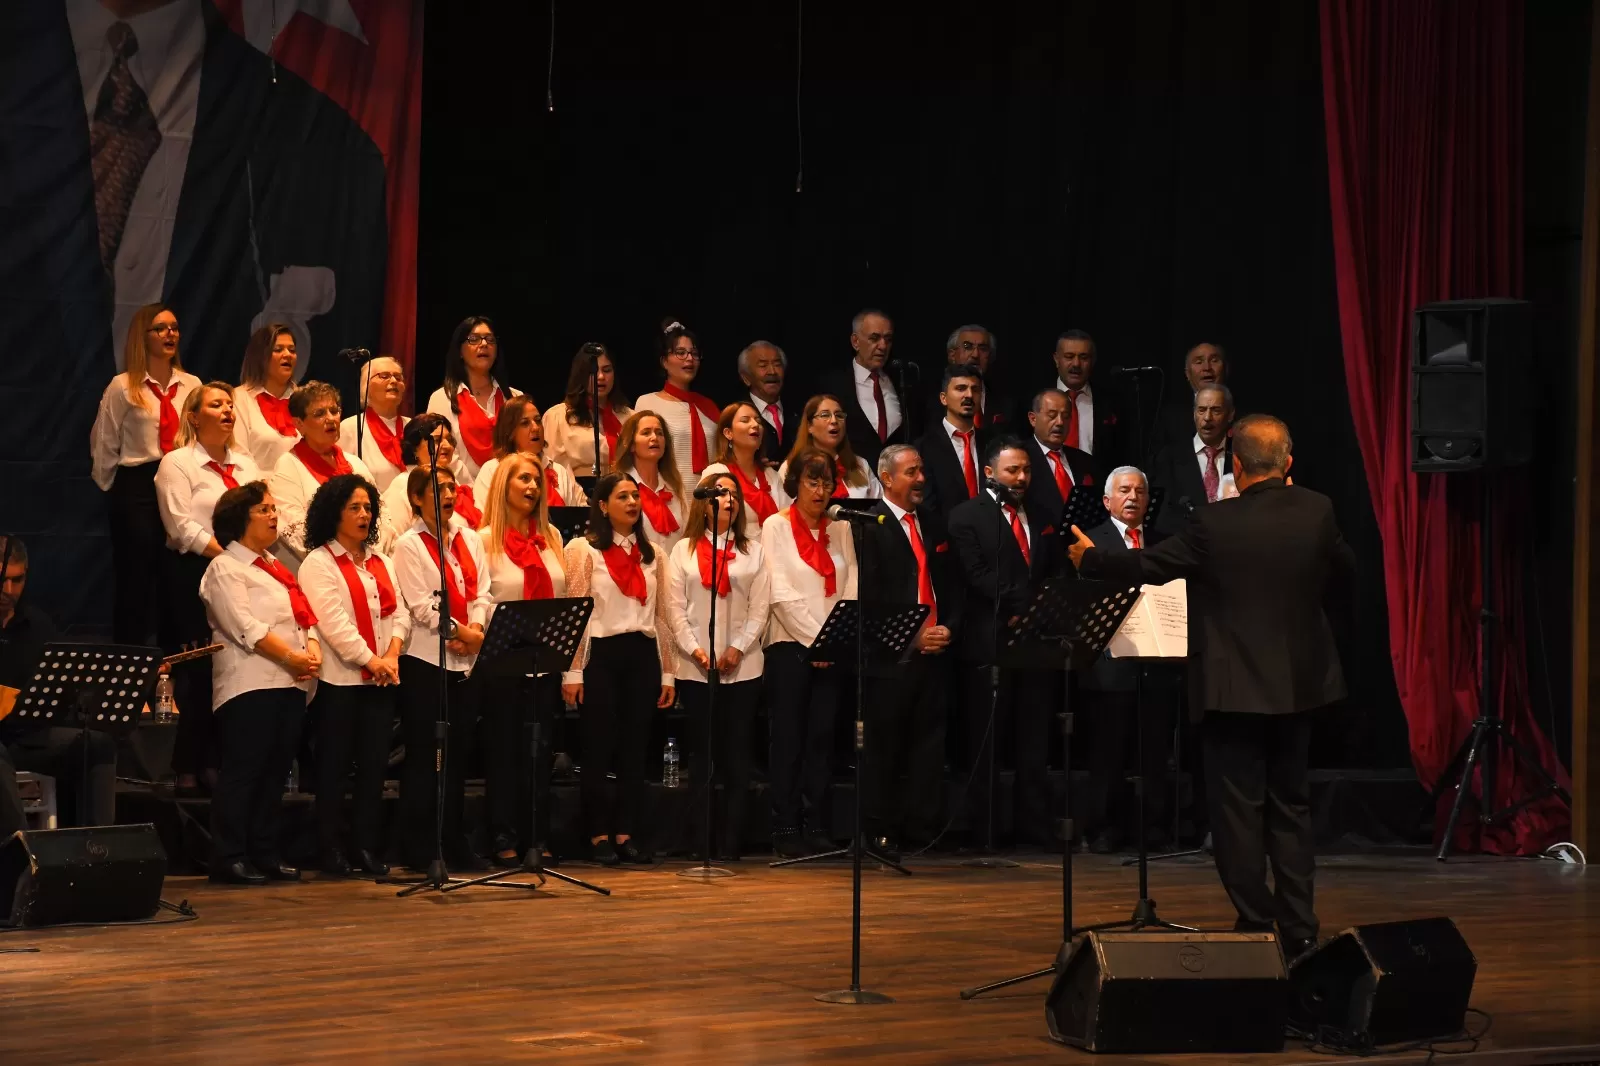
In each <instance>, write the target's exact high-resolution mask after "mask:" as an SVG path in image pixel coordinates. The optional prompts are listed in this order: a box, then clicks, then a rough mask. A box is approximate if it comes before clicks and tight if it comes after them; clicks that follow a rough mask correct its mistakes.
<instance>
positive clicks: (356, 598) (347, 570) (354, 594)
mask: <svg viewBox="0 0 1600 1066" xmlns="http://www.w3.org/2000/svg"><path fill="white" fill-rule="evenodd" d="M323 550H324V551H326V552H327V553H328V554H329V555H331V556H333V560H334V562H335V563H337V564H338V566H339V576H340V577H342V578H344V587H345V588H346V589H347V590H348V591H349V593H350V604H351V611H350V613H351V614H352V615H354V616H355V620H356V632H358V633H360V634H361V639H362V640H364V641H366V642H367V647H368V648H370V649H371V650H372V654H374V655H377V654H378V634H377V629H376V628H375V627H374V626H373V622H372V608H371V607H370V606H368V604H367V590H366V587H365V586H364V585H362V584H361V575H360V574H358V573H357V572H356V561H355V560H354V559H353V558H351V557H350V553H349V552H336V551H334V550H333V549H332V548H326V547H325V548H324V549H323ZM366 570H367V573H369V574H371V575H372V579H373V580H374V581H376V582H377V583H378V617H380V618H388V617H389V616H390V615H391V614H394V609H395V598H394V584H393V583H392V582H391V581H390V580H389V571H387V570H385V569H384V566H383V560H381V559H379V558H378V557H377V556H376V555H369V556H367V561H366ZM361 680H363V681H371V680H372V674H371V673H370V672H369V671H368V670H367V668H366V667H365V666H363V667H362V668H361Z"/></svg>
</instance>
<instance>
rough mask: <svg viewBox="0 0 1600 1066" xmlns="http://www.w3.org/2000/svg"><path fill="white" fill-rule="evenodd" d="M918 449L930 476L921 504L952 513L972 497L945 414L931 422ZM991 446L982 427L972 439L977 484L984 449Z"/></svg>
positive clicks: (946, 514)
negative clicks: (925, 494)
mask: <svg viewBox="0 0 1600 1066" xmlns="http://www.w3.org/2000/svg"><path fill="white" fill-rule="evenodd" d="M916 443H917V452H918V454H920V455H921V456H922V469H923V472H924V473H926V474H927V477H928V497H927V499H926V500H924V501H923V504H922V506H923V507H925V508H927V509H928V510H931V511H936V512H938V513H939V514H941V515H945V516H947V517H948V516H949V514H950V512H951V510H952V509H954V508H955V507H957V506H959V505H960V504H961V503H963V502H965V501H966V500H969V499H971V498H972V497H970V496H968V495H967V477H966V474H965V473H964V472H963V471H962V467H961V452H960V450H959V449H958V448H957V447H956V443H955V442H954V441H952V440H951V439H950V434H948V433H946V432H945V429H944V415H943V413H942V412H941V414H940V416H939V419H938V421H936V422H934V423H932V424H930V426H929V428H928V431H927V432H926V433H924V434H923V435H922V436H921V437H920V438H918V440H917V442H916ZM988 445H989V441H988V437H987V435H986V433H985V432H984V431H983V430H979V431H978V432H977V433H976V434H974V436H973V438H972V447H973V456H972V463H973V471H974V472H975V473H976V474H977V476H978V484H979V485H980V486H981V485H982V484H983V452H984V449H985V448H987V447H988Z"/></svg>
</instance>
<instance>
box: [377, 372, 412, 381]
mask: <svg viewBox="0 0 1600 1066" xmlns="http://www.w3.org/2000/svg"><path fill="white" fill-rule="evenodd" d="M405 379H406V376H405V375H404V374H402V373H400V372H399V371H396V370H380V371H378V372H377V373H376V374H371V375H369V376H368V380H371V381H404V380H405Z"/></svg>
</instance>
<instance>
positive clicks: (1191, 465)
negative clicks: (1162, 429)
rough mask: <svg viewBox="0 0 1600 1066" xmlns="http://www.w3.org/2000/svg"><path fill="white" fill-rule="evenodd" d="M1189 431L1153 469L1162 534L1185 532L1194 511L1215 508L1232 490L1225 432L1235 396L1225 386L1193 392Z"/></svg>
mask: <svg viewBox="0 0 1600 1066" xmlns="http://www.w3.org/2000/svg"><path fill="white" fill-rule="evenodd" d="M1191 428H1192V429H1193V430H1194V432H1193V433H1192V434H1191V435H1189V436H1187V437H1184V438H1182V439H1181V440H1171V441H1168V443H1167V444H1166V445H1165V446H1164V447H1163V448H1162V449H1161V451H1160V452H1159V453H1158V454H1157V455H1156V457H1155V461H1154V462H1153V463H1152V464H1151V471H1150V479H1151V481H1152V483H1153V484H1154V485H1155V487H1157V488H1160V489H1162V490H1163V491H1164V492H1165V493H1166V501H1167V502H1166V505H1165V506H1164V507H1162V509H1161V517H1160V518H1159V519H1158V520H1157V522H1156V524H1157V526H1159V527H1160V529H1161V530H1162V531H1163V532H1166V533H1172V532H1176V531H1177V530H1179V529H1182V528H1183V525H1184V523H1186V522H1187V521H1188V520H1189V516H1190V515H1191V514H1192V513H1194V511H1195V509H1196V508H1198V507H1203V506H1205V505H1206V504H1208V503H1216V502H1217V501H1218V500H1220V499H1222V498H1224V496H1225V495H1231V494H1232V493H1233V490H1234V484H1233V469H1232V458H1231V455H1230V452H1229V442H1228V430H1230V429H1231V428H1233V393H1231V392H1229V391H1228V387H1227V386H1226V385H1202V386H1201V387H1200V388H1198V389H1196V390H1195V394H1194V410H1193V413H1192V420H1191Z"/></svg>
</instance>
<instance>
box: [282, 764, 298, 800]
mask: <svg viewBox="0 0 1600 1066" xmlns="http://www.w3.org/2000/svg"><path fill="white" fill-rule="evenodd" d="M284 790H285V791H287V792H299V791H300V760H299V759H296V760H295V761H294V762H292V763H290V764H289V780H288V781H287V782H285V785H284Z"/></svg>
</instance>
